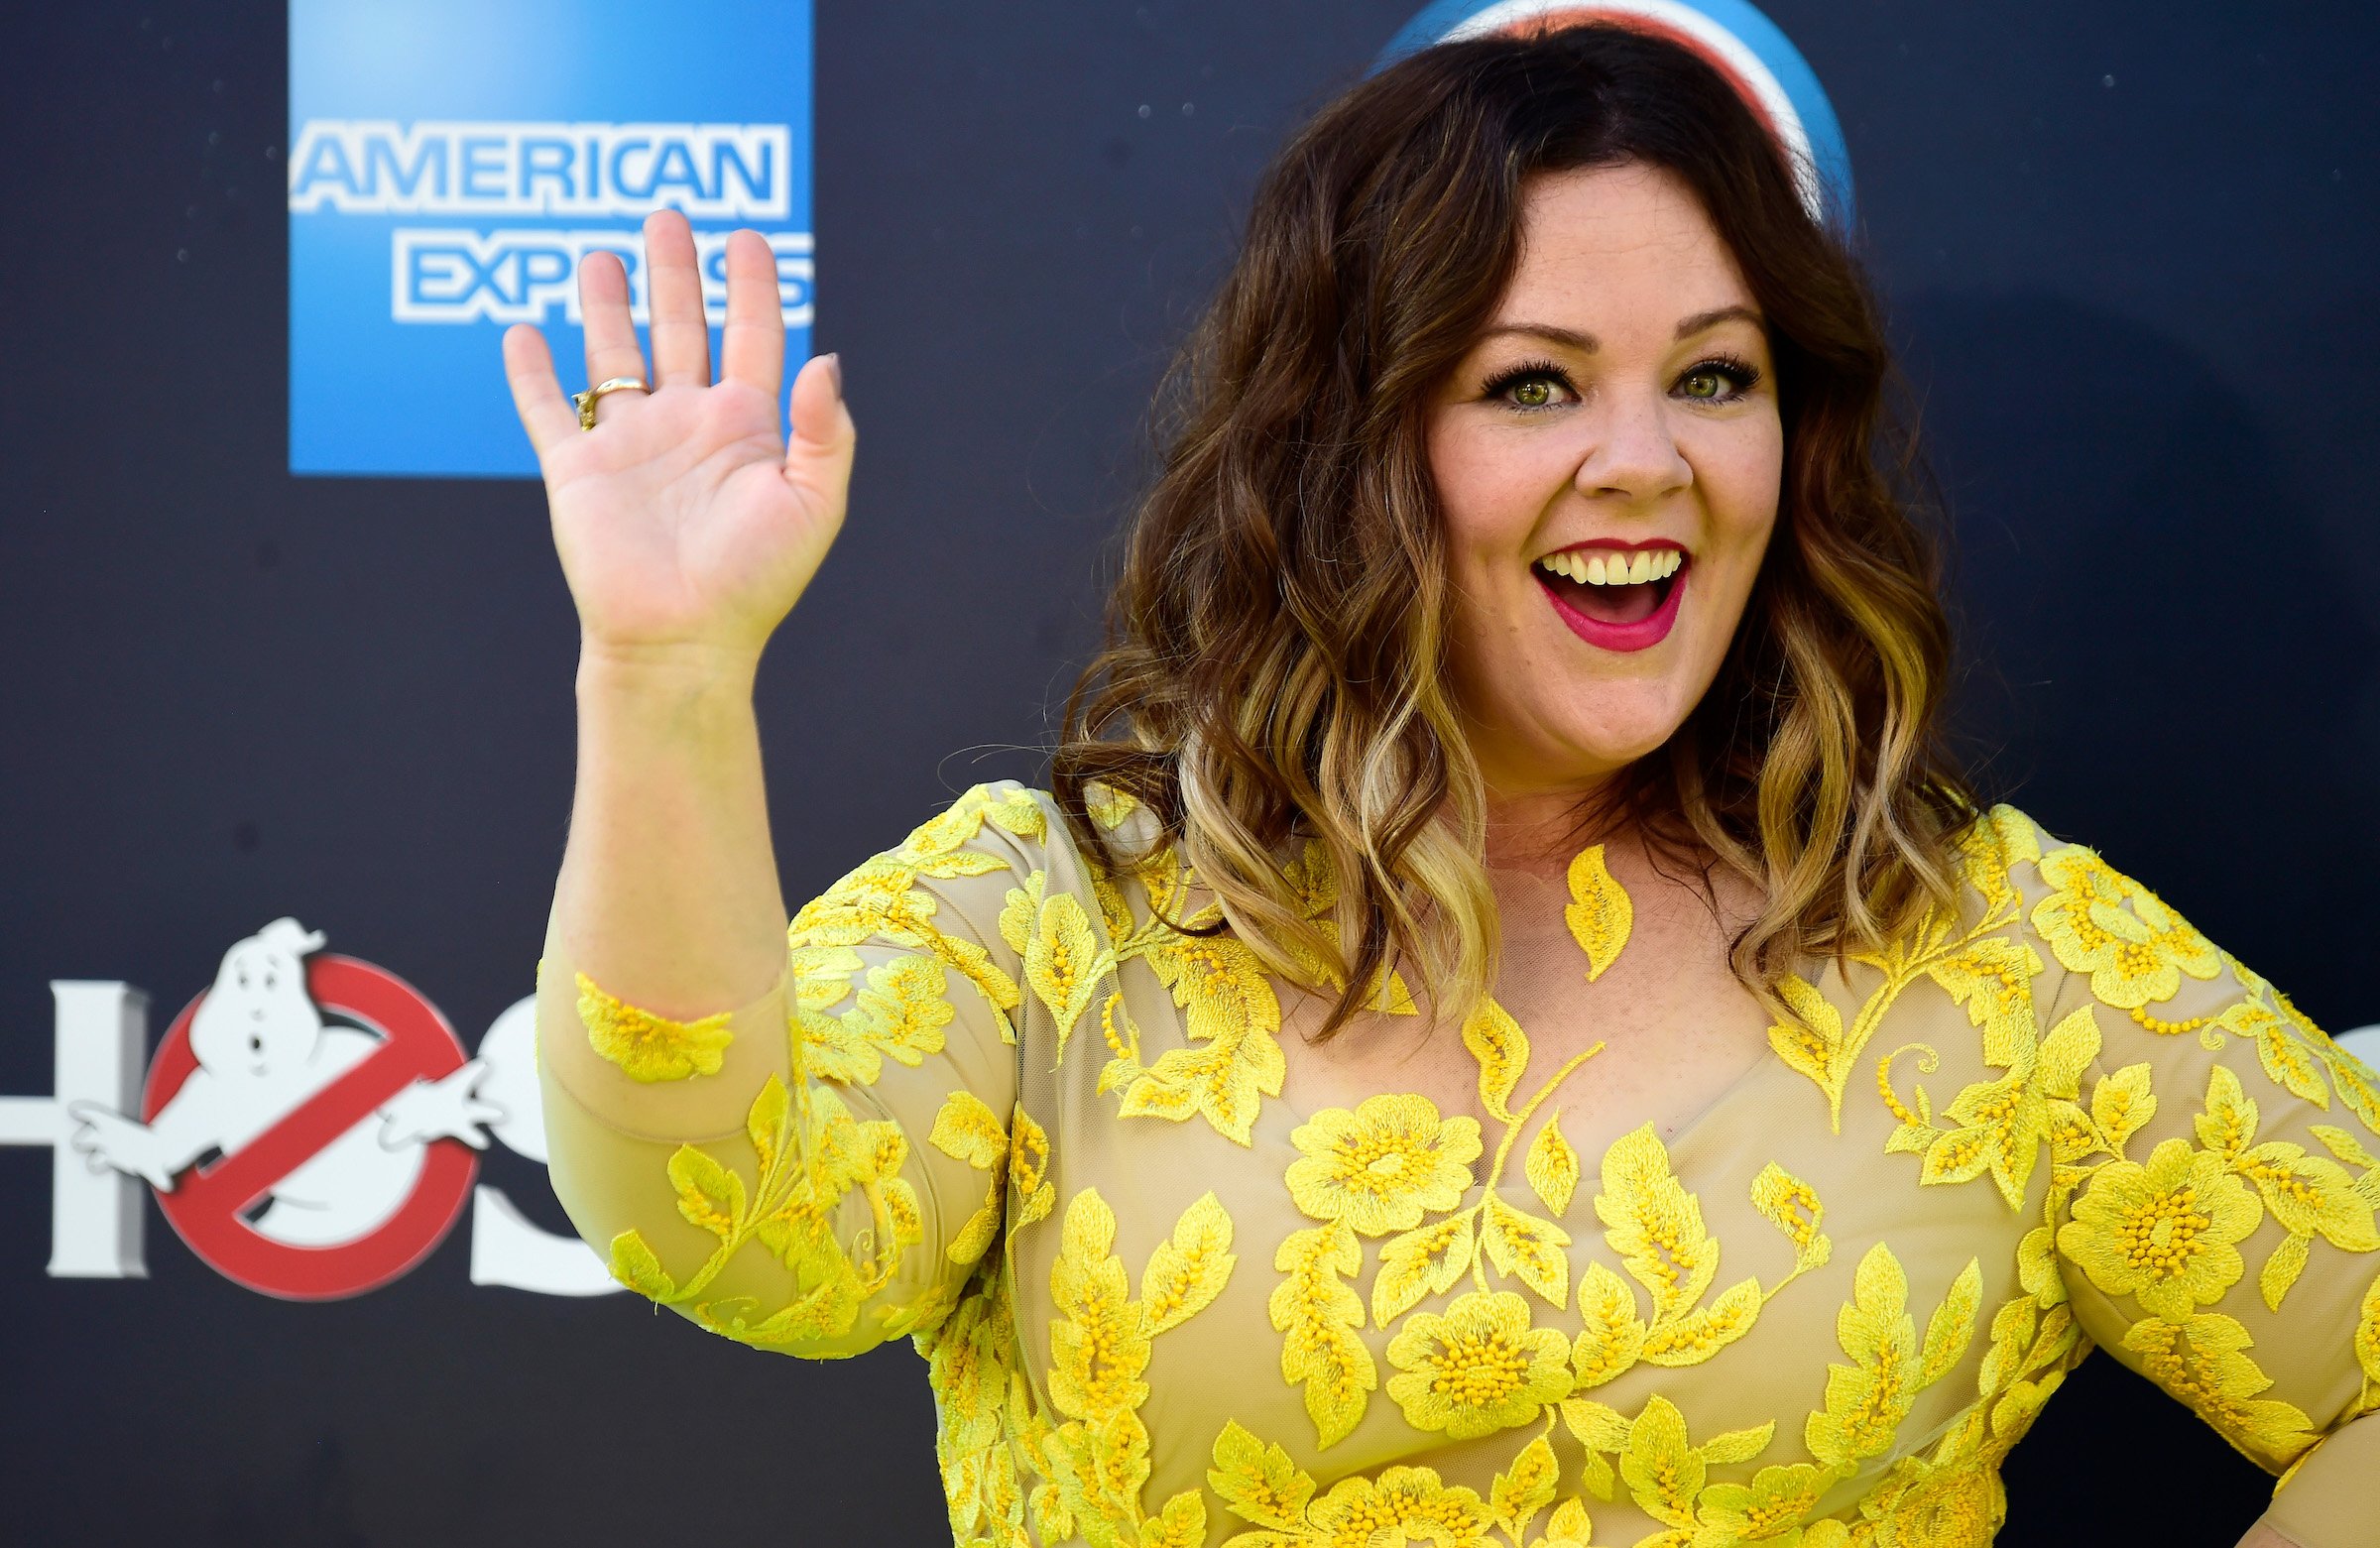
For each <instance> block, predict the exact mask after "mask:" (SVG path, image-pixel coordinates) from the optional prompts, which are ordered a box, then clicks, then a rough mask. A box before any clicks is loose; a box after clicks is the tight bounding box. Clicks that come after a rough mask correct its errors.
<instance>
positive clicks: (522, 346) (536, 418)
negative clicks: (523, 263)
mask: <svg viewBox="0 0 2380 1548" xmlns="http://www.w3.org/2000/svg"><path fill="white" fill-rule="evenodd" d="M504 379H505V380H506V381H507V382H510V383H511V384H512V388H513V412H514V413H516V414H518V415H520V416H521V427H522V428H523V429H525V430H527V431H529V443H530V445H532V446H534V447H535V448H536V452H537V455H538V456H540V457H541V456H543V455H545V448H546V447H548V446H550V445H552V444H553V443H554V442H555V441H557V440H560V439H561V438H562V437H563V436H565V435H575V434H577V433H578V411H577V410H575V409H573V408H571V407H570V404H569V401H568V400H567V399H565V398H563V397H562V384H561V383H559V382H557V381H555V380H554V376H553V351H552V350H550V349H547V348H546V347H545V335H544V334H542V333H539V332H538V331H537V330H536V329H535V327H533V326H532V325H530V324H529V323H526V322H516V323H514V324H513V325H512V326H511V327H509V328H507V329H505V330H504Z"/></svg>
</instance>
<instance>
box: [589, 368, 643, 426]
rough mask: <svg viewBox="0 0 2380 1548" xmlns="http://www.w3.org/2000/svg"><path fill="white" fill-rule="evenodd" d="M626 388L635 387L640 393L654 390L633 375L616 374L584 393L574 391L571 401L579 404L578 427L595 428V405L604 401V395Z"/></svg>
mask: <svg viewBox="0 0 2380 1548" xmlns="http://www.w3.org/2000/svg"><path fill="white" fill-rule="evenodd" d="M625 388H634V389H635V390H636V391H638V392H640V393H650V392H652V391H653V389H652V388H650V387H647V386H646V385H645V384H644V383H643V382H641V381H639V380H638V379H637V378H635V377H633V376H616V377H613V378H612V379H611V380H610V381H608V382H598V383H596V384H595V385H594V386H593V387H590V388H588V389H587V390H586V391H585V392H583V393H572V394H571V395H570V401H571V402H572V403H573V404H575V405H577V406H578V427H579V428H580V429H582V430H591V429H593V428H594V427H595V406H596V405H597V404H598V403H600V402H602V401H603V395H604V394H606V393H617V392H620V391H621V390H623V389H625Z"/></svg>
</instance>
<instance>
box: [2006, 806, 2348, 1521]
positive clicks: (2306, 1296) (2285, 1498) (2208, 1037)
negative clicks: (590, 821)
mask: <svg viewBox="0 0 2380 1548" xmlns="http://www.w3.org/2000/svg"><path fill="white" fill-rule="evenodd" d="M2039 870H2040V880H2041V882H2042V883H2043V884H2044V886H2043V888H2042V889H2041V890H2039V891H2038V892H2036V893H2033V895H2032V896H2031V897H2030V898H2029V908H2028V912H2029V918H2030V924H2031V928H2032V933H2033V935H2034V937H2035V939H2036V941H2037V942H2038V944H2039V947H2040V953H2041V955H2042V957H2043V958H2045V959H2049V960H2052V961H2054V962H2055V964H2056V965H2057V966H2058V967H2060V968H2062V969H2064V971H2065V979H2064V983H2063V985H2062V987H2061V988H2060V990H2059V992H2058V994H2057V996H2056V999H2055V1001H2054V1002H2053V1004H2052V1007H2051V1009H2050V1012H2049V1014H2048V1016H2045V1018H2044V1030H2045V1032H2049V1033H2051V1035H2052V1036H2056V1035H2057V1033H2058V1031H2061V1030H2063V1031H2064V1033H2065V1034H2066V1036H2065V1041H2066V1042H2067V1043H2068V1044H2069V1045H2070V1046H2076V1047H2078V1048H2081V1047H2089V1048H2095V1050H2096V1052H2095V1056H2094V1057H2093V1058H2091V1060H2090V1061H2089V1063H2088V1065H2087V1067H2086V1068H2084V1069H2083V1070H2082V1074H2081V1077H2080V1080H2079V1082H2077V1083H2076V1084H2075V1085H2074V1086H2073V1087H2072V1088H2071V1089H2070V1090H2068V1091H2062V1092H2059V1093H2055V1094H2054V1095H2056V1096H2059V1097H2062V1098H2066V1099H2068V1100H2064V1101H2061V1102H2059V1103H2057V1104H2056V1105H2057V1107H2058V1108H2060V1109H2061V1110H2062V1111H2061V1113H2060V1116H2058V1117H2057V1118H2056V1119H2055V1120H2054V1122H2053V1135H2054V1138H2053V1153H2054V1158H2055V1171H2054V1175H2053V1179H2052V1187H2051V1192H2050V1197H2049V1201H2048V1216H2047V1221H2046V1223H2045V1226H2044V1228H2043V1231H2042V1232H2040V1233H2037V1236H2039V1237H2041V1238H2043V1239H2044V1243H2045V1245H2047V1246H2049V1247H2050V1248H2051V1250H2052V1254H2053V1258H2052V1260H2053V1261H2054V1263H2055V1265H2056V1267H2057V1270H2058V1278H2059V1279H2060V1280H2062V1281H2063V1283H2064V1286H2065V1288H2066V1290H2067V1292H2068V1294H2069V1295H2070V1296H2071V1298H2072V1301H2073V1305H2074V1310H2075V1315H2076V1318H2077V1320H2078V1322H2079V1323H2080V1324H2081V1326H2082V1329H2083V1331H2084V1332H2085V1333H2087V1334H2088V1335H2089V1336H2090V1338H2091V1339H2092V1341H2093V1342H2095V1343H2096V1344H2098V1345H2099V1346H2100V1347H2101V1348H2103V1349H2105V1350H2106V1351H2107V1352H2108V1353H2109V1354H2111V1355H2113V1356H2114V1357H2115V1359H2117V1360H2118V1361H2120V1362H2122V1363H2123V1364H2124V1365H2126V1366H2128V1367H2130V1368H2131V1369H2134V1370H2137V1371H2139V1372H2140V1373H2142V1374H2143V1375H2145V1376H2147V1377H2148V1378H2149V1379H2150V1380H2151V1381H2153V1382H2155V1383H2156V1384H2157V1385H2158V1386H2159V1387H2161V1388H2163V1389H2164V1390H2165V1391H2167V1392H2169V1393H2171V1394H2172V1395H2173V1396H2175V1397H2177V1398H2179V1399H2181V1400H2182V1401H2183V1402H2185V1403H2187V1404H2188V1405H2190V1407H2191V1408H2192V1409H2193V1410H2195V1411H2196V1412H2197V1413H2198V1414H2199V1415H2200V1416H2201V1418H2203V1419H2204V1420H2205V1421H2206V1422H2207V1423H2208V1424H2209V1425H2211V1426H2212V1427H2213V1428H2214V1429H2215V1430H2216V1431H2217V1432H2219V1433H2220V1434H2221V1435H2222V1437H2223V1438H2224V1439H2225V1440H2227V1441H2228V1442H2230V1443H2231V1445H2232V1446H2233V1447H2235V1448H2237V1449H2238V1450H2239V1451H2240V1452H2242V1453H2243V1454H2245V1455H2246V1456H2247V1457H2249V1458H2250V1459H2251V1460H2253V1461H2254V1462H2256V1463H2257V1464H2258V1465H2259V1466H2261V1467H2263V1468H2264V1469H2266V1470H2267V1471H2268V1472H2271V1473H2274V1474H2277V1475H2282V1476H2283V1481H2282V1484H2281V1486H2280V1487H2279V1488H2278V1490H2277V1492H2276V1495H2275V1503H2274V1508H2273V1514H2272V1516H2271V1517H2270V1518H2269V1519H2272V1520H2274V1521H2275V1522H2276V1524H2280V1525H2282V1526H2283V1527H2284V1529H2285V1530H2290V1531H2292V1533H2293V1535H2302V1537H2303V1540H2304V1541H2305V1542H2306V1543H2307V1544H2308V1545H2309V1548H2330V1545H2331V1544H2333V1543H2345V1542H2354V1541H2360V1540H2363V1539H2361V1538H2360V1537H2359V1536H2347V1537H2342V1536H2338V1535H2333V1534H2334V1531H2335V1527H2334V1525H2333V1523H2336V1522H2339V1521H2345V1520H2356V1521H2368V1517H2369V1513H2370V1512H2369V1504H2368V1501H2369V1500H2370V1499H2371V1498H2373V1497H2375V1496H2373V1494H2372V1493H2371V1484H2370V1474H2369V1470H2368V1468H2356V1467H2348V1466H2338V1465H2332V1464H2331V1459H2328V1458H2324V1457H2323V1456H2322V1452H2323V1451H2324V1450H2326V1449H2328V1448H2330V1446H2331V1445H2332V1443H2333V1442H2334V1441H2335V1443H2336V1445H2337V1448H2338V1455H2339V1457H2340V1459H2341V1460H2342V1461H2343V1459H2344V1457H2345V1456H2346V1454H2348V1453H2351V1452H2353V1451H2355V1450H2362V1451H2365V1452H2368V1453H2371V1454H2372V1456H2373V1458H2374V1459H2375V1460H2380V1230H2376V1229H2375V1218H2374V1211H2375V1207H2376V1206H2380V1087H2376V1084H2375V1078H2374V1076H2373V1074H2372V1072H2371V1071H2370V1070H2369V1069H2367V1068H2365V1067H2364V1066H2363V1065H2361V1064H2359V1063H2358V1062H2357V1061H2356V1060H2355V1059H2354V1058H2353V1057H2351V1056H2350V1055H2348V1054H2347V1053H2346V1052H2344V1051H2343V1050H2341V1049H2340V1048H2338V1047H2337V1046H2336V1045H2335V1044H2334V1043H2332V1042H2331V1040H2330V1039H2329V1038H2328V1037H2327V1036H2326V1035H2324V1034H2323V1033H2322V1031H2321V1029H2320V1028H2319V1027H2317V1026H2316V1025H2315V1024H2314V1023H2313V1022H2312V1021H2311V1020H2309V1019H2308V1018H2307V1017H2306V1016H2305V1015H2304V1014H2302V1013H2301V1012H2298V1011H2297V1009H2296V1008H2295V1007H2293V1006H2292V1005H2291V1004H2290V1003H2289V1001H2288V1000H2287V999H2286V998H2284V997H2283V996H2282V995H2281V994H2280V993H2279V992H2278V991H2277V990H2275V989H2274V988H2273V986H2272V985H2271V984H2269V983H2267V982H2266V981H2265V980H2264V979H2263V978H2261V977H2259V976H2258V975H2257V974H2255V973H2254V972H2252V971H2251V970H2249V969H2248V968H2247V967H2245V966H2243V965H2242V964H2241V963H2239V962H2238V961H2237V960H2235V959H2233V958H2232V957H2231V956H2229V955H2228V954H2227V953H2225V952H2223V951H2221V950H2219V949H2218V948H2217V947H2216V946H2215V945H2213V943H2211V942H2210V941H2208V940H2207V939H2206V937H2205V936H2203V935H2201V933H2200V932H2199V931H2198V930H2196V929H2195V928H2193V927H2192V926H2191V925H2190V923H2189V922H2188V921H2187V920H2185V919H2184V918H2183V917H2182V916H2181V915H2179V914H2178V913H2176V912H2175V911H2174V910H2173V909H2172V908H2170V907H2168V906H2167V905H2166V904H2165V903H2164V902H2162V901H2161V900H2160V899H2159V898H2158V897H2157V896H2156V895H2155V894H2153V893H2150V892H2149V891H2148V890H2147V889H2145V888H2143V887H2141V886H2140V885H2139V884H2137V883H2135V882H2133V881H2132V880H2131V879H2129V878H2128V877H2125V876H2123V875H2121V874H2120V873H2118V872H2116V871H2115V870H2113V869H2112V868H2110V867H2109V866H2108V865H2107V864H2106V863H2105V862H2104V861H2102V860H2101V859H2099V857H2098V856H2096V855H2094V854H2092V853H2091V852H2090V851H2088V850H2086V849H2082V848H2079V847H2067V848H2052V849H2049V850H2047V851H2046V852H2045V853H2043V854H2042V855H2041V857H2040V860H2039ZM2028 891H2029V892H2030V891H2031V890H2028ZM2366 1414H2372V1415H2374V1417H2372V1418H2370V1419H2361V1422H2358V1421H2359V1419H2360V1418H2361V1416H2363V1415H2366ZM2358 1530H2360V1528H2359V1529H2358Z"/></svg>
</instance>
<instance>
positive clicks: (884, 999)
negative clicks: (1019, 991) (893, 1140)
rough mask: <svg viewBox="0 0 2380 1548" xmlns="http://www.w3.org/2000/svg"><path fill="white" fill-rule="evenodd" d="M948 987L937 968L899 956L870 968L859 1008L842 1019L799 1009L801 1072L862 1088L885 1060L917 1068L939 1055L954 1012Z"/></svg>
mask: <svg viewBox="0 0 2380 1548" xmlns="http://www.w3.org/2000/svg"><path fill="white" fill-rule="evenodd" d="M947 988H948V980H947V979H946V978H945V977H944V974H943V970H942V964H941V963H939V962H937V961H935V960H934V959H933V958H932V957H926V956H901V957H894V958H893V959H892V960H891V961H890V962H885V963H881V964H879V965H878V966H876V967H872V968H870V969H869V970H868V987H867V988H866V989H864V990H862V991H861V992H860V997H859V1001H858V1003H857V1005H856V1006H854V1008H853V1009H851V1010H849V1011H846V1012H842V1013H841V1014H840V1015H832V1016H830V1015H827V1014H825V1013H824V1012H819V1011H815V1010H812V1009H809V1008H808V1007H797V1009H796V1013H795V1020H796V1021H797V1022H798V1024H799V1025H800V1027H801V1032H802V1049H803V1059H804V1064H805V1068H806V1069H807V1071H808V1073H810V1074H813V1075H817V1076H820V1077H822V1078H824V1079H827V1080H834V1081H841V1082H843V1083H844V1084H846V1085H852V1084H856V1085H863V1086H870V1085H874V1084H875V1083H876V1080H877V1077H878V1076H879V1075H880V1074H881V1073H882V1072H883V1067H884V1066H883V1062H882V1061H883V1060H885V1059H891V1060H892V1062H893V1063H895V1064H900V1065H905V1066H907V1067H908V1068H910V1069H915V1068H916V1067H917V1066H918V1065H919V1064H920V1063H922V1062H923V1061H924V1059H925V1056H926V1055H927V1054H932V1053H940V1052H941V1051H942V1047H943V1037H944V1034H943V1030H942V1029H943V1028H944V1027H945V1026H948V1025H949V1024H950V1022H951V1020H952V1018H953V1017H954V1016H955V1015H956V1014H957V1013H958V1012H956V1011H955V1010H954V1009H953V1008H952V1006H951V1004H950V1001H949V1000H948V998H946V991H947ZM829 1003H830V1004H831V1003H832V1002H831V1001H830V1002H829Z"/></svg>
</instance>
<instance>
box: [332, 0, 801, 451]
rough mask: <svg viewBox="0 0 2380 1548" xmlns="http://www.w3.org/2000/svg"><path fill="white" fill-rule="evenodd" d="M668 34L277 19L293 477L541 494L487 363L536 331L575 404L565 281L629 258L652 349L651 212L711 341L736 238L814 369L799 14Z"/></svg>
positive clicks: (560, 10)
mask: <svg viewBox="0 0 2380 1548" xmlns="http://www.w3.org/2000/svg"><path fill="white" fill-rule="evenodd" d="M667 9H668V13H669V17H668V19H669V25H668V26H666V27H655V26H654V10H653V8H652V5H651V0H407V3H406V4H404V5H402V6H395V5H384V4H379V3H367V0H291V3H290V127H289V140H288V145H289V156H288V168H289V200H290V206H289V207H290V469H291V471H293V472H296V473H310V474H361V475H383V476H385V475H429V476H446V477H453V476H464V477H489V476H493V477H524V476H532V475H534V474H535V471H536V459H535V456H534V454H533V453H532V452H531V450H530V447H529V442H528V439H527V437H525V436H524V435H523V434H522V433H521V428H520V425H519V424H518V422H516V420H515V418H514V416H513V412H512V404H511V398H510V394H509V391H508V390H507V388H506V385H505V381H504V373H503V370H502V367H501V365H500V363H499V353H500V352H499V347H498V341H499V338H500V336H501V335H502V333H503V330H504V329H505V328H507V327H510V326H512V325H513V324H515V323H522V322H526V323H530V324H533V325H535V326H536V327H538V328H540V329H542V330H543V331H544V333H545V335H546V338H547V341H548V342H549V343H550V344H551V345H552V346H553V353H554V358H555V361H556V363H557V364H558V365H559V367H560V369H561V373H562V375H563V377H564V378H565V385H566V386H571V387H575V386H579V385H582V384H580V383H579V382H578V381H576V380H575V379H576V378H577V377H578V376H579V375H580V374H581V371H582V368H581V365H580V356H581V334H580V330H579V320H580V319H579V308H578V268H579V265H580V263H581V261H582V260H584V259H585V257H586V256H587V255H588V254H589V253H593V252H599V251H610V252H615V253H618V254H619V255H620V258H621V260H622V262H623V264H624V265H625V266H626V268H627V270H628V281H629V298H630V309H631V311H632V313H633V314H634V315H635V317H636V319H637V320H638V322H639V323H643V322H644V321H645V319H646V304H645V303H646V276H645V272H644V254H643V251H642V249H643V241H642V237H641V233H640V227H641V226H642V225H643V223H644V220H645V217H646V216H647V215H649V214H651V213H652V212H653V211H654V210H656V209H664V208H674V209H678V210H682V211H684V213H685V215H686V218H687V220H688V221H689V222H690V223H691V224H692V226H693V228H694V242H695V255H696V262H697V265H698V267H699V269H700V271H701V275H702V284H703V292H704V298H705V300H706V301H707V303H708V305H707V310H708V311H709V314H710V320H711V323H712V325H713V327H714V329H716V328H717V327H718V326H719V325H721V324H723V323H724V322H725V321H726V300H727V274H726V243H727V237H728V233H729V232H731V231H734V230H736V229H737V228H739V227H749V228H751V229H753V230H756V231H758V232H760V233H761V234H762V236H764V237H765V238H767V240H768V242H769V244H770V246H771V247H772V248H773V250H774V251H775V254H776V270H777V280H778V284H779V288H780V294H781V297H782V306H783V311H784V318H785V323H786V327H787V330H788V336H787V339H786V349H787V353H788V354H789V355H790V356H791V357H792V359H793V360H795V361H798V360H800V359H801V358H802V356H804V355H806V354H807V353H808V352H809V337H808V333H809V327H810V323H811V318H812V314H813V309H814V306H813V301H814V283H815V272H814V269H813V264H814V259H815V254H814V247H813V243H812V239H811V233H810V188H811V178H810V144H811V137H810V100H811V97H810V62H811V47H810V45H811V39H810V5H809V3H808V0H671V4H670V5H669V7H668V8H667ZM727 40H733V42H732V44H728V43H727V42H726V41H727ZM717 347H718V345H717V341H716V334H714V343H713V349H714V351H716V349H717Z"/></svg>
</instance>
